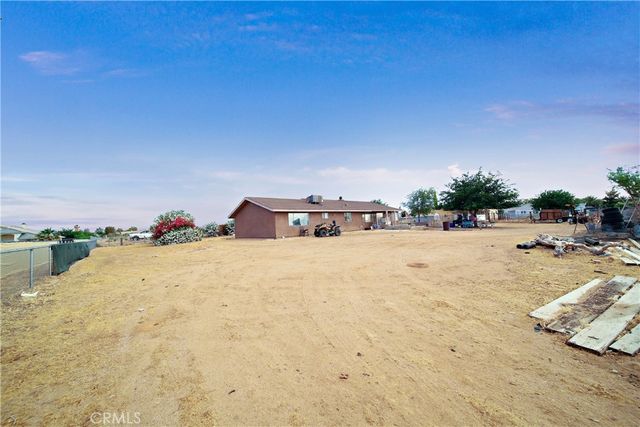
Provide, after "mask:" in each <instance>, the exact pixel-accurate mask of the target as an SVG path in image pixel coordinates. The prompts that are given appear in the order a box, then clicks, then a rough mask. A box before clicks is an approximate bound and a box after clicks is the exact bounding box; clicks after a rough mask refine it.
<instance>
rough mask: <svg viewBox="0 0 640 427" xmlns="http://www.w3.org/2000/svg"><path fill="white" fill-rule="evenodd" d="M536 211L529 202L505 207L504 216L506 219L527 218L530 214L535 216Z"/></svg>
mask: <svg viewBox="0 0 640 427" xmlns="http://www.w3.org/2000/svg"><path fill="white" fill-rule="evenodd" d="M536 212H537V211H536V210H535V209H534V208H533V206H531V203H525V204H524V205H520V206H516V207H514V208H509V209H505V210H504V216H505V218H506V219H522V218H529V217H530V216H531V215H533V216H535V215H536Z"/></svg>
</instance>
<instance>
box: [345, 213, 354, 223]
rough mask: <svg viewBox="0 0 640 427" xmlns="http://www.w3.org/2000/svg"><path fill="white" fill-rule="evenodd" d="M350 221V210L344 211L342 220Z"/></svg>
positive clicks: (351, 217) (351, 218) (351, 219)
mask: <svg viewBox="0 0 640 427" xmlns="http://www.w3.org/2000/svg"><path fill="white" fill-rule="evenodd" d="M351 221H353V216H352V215H351V212H345V213H344V222H351Z"/></svg>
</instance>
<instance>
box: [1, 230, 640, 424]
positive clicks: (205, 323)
mask: <svg viewBox="0 0 640 427" xmlns="http://www.w3.org/2000/svg"><path fill="white" fill-rule="evenodd" d="M572 230H573V227H572V226H569V225H555V224H547V225H541V224H539V225H530V224H505V225H502V226H500V227H499V228H496V229H493V230H473V231H451V232H448V233H447V232H440V231H407V232H395V233H387V232H382V231H373V232H358V233H346V234H344V235H343V236H342V237H340V238H326V239H316V238H313V237H308V238H294V239H284V240H233V239H208V240H205V241H202V242H197V243H193V244H186V245H180V246H173V247H152V246H150V245H132V246H124V247H113V248H98V249H96V250H94V251H93V252H92V254H91V256H90V257H89V258H87V259H86V260H83V261H81V262H79V263H77V264H76V265H74V266H73V267H72V268H71V270H70V271H69V272H68V273H65V274H63V275H62V276H60V277H57V278H52V279H51V280H50V281H49V282H48V283H46V284H45V285H42V286H40V291H41V294H40V295H39V296H38V298H37V299H36V300H35V301H33V302H28V301H17V302H15V303H14V304H13V305H10V306H5V307H4V310H3V313H2V355H1V358H2V421H3V423H7V424H9V423H12V422H13V421H14V420H15V421H16V422H17V424H19V425H32V424H49V425H62V424H64V425H80V424H87V425H89V424H90V421H89V417H90V415H91V414H92V413H93V412H95V411H110V412H121V411H129V412H140V413H141V419H142V422H143V424H147V425H176V424H182V425H210V424H212V423H216V424H222V425H248V424H251V425H256V424H270V425H284V424H289V425H303V424H313V425H317V424H322V425H343V424H351V425H362V424H385V425H386V424H402V425H425V424H430V425H452V424H456V425H461V424H465V425H469V424H487V425H497V424H517V425H532V424H533V425H557V424H561V425H566V424H594V423H595V421H593V420H597V421H598V422H600V423H602V424H616V425H629V426H632V425H633V426H636V425H639V424H640V404H639V403H638V402H640V380H639V378H638V376H639V374H638V372H640V363H639V362H638V358H637V357H636V358H630V357H625V356H621V355H615V354H609V355H605V356H603V357H598V356H596V355H593V354H590V353H587V352H585V351H581V350H579V349H576V348H572V347H569V346H567V345H564V343H563V340H562V338H561V337H559V336H557V335H552V334H546V333H544V334H540V333H535V332H534V330H533V326H534V325H535V323H536V321H535V320H534V319H530V318H529V317H527V313H528V312H529V311H531V310H533V309H535V308H537V307H539V306H541V305H543V304H546V303H547V302H549V301H551V300H552V299H554V298H557V297H559V296H560V295H562V294H564V293H566V292H568V291H569V290H572V289H574V288H576V287H577V286H578V285H581V284H584V283H586V282H587V281H589V280H591V279H593V278H594V277H612V276H613V275H614V274H632V275H633V274H635V275H637V274H638V271H639V270H638V268H637V267H627V266H624V265H622V263H620V262H619V261H616V260H611V261H603V262H602V263H600V264H597V265H594V264H593V263H592V262H591V259H593V257H592V256H590V255H587V254H578V253H571V254H568V255H566V256H565V257H563V258H562V259H558V258H554V257H553V255H552V251H551V250H546V249H533V250H530V251H527V252H529V254H526V253H525V251H520V250H516V249H515V244H516V243H518V242H521V241H524V240H529V239H530V238H531V237H533V236H535V235H536V234H537V233H538V232H549V233H557V234H565V235H566V234H570V232H571V231H572ZM594 268H598V269H602V270H605V271H606V272H607V275H606V276H605V275H598V274H596V273H594V272H593V270H594ZM140 309H143V310H140ZM346 375H348V378H346V379H341V377H342V378H344V377H345V376H346Z"/></svg>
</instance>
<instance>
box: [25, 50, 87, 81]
mask: <svg viewBox="0 0 640 427" xmlns="http://www.w3.org/2000/svg"><path fill="white" fill-rule="evenodd" d="M20 59H22V60H23V61H24V62H26V63H28V64H29V65H31V66H32V67H33V68H34V69H36V70H37V71H38V72H40V73H42V74H47V75H72V74H76V73H78V72H80V71H81V70H82V67H81V66H80V64H79V63H78V61H77V58H73V57H72V55H69V54H66V53H62V52H52V51H47V50H38V51H33V52H27V53H25V54H22V55H20Z"/></svg>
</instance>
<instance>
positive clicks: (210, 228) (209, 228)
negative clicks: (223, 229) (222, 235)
mask: <svg viewBox="0 0 640 427" xmlns="http://www.w3.org/2000/svg"><path fill="white" fill-rule="evenodd" d="M202 232H203V234H204V236H205V237H216V236H217V235H218V224H216V223H215V222H210V223H209V224H207V225H205V226H204V227H202Z"/></svg>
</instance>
